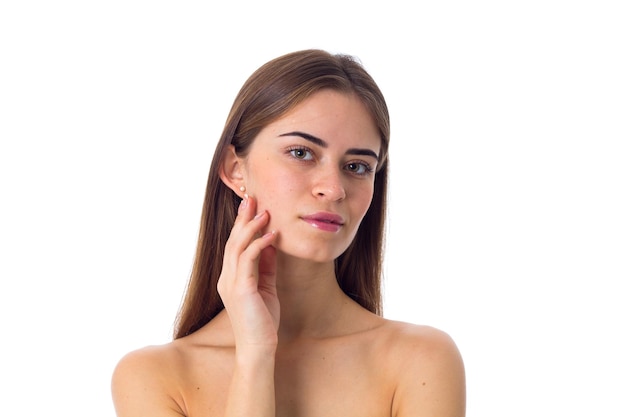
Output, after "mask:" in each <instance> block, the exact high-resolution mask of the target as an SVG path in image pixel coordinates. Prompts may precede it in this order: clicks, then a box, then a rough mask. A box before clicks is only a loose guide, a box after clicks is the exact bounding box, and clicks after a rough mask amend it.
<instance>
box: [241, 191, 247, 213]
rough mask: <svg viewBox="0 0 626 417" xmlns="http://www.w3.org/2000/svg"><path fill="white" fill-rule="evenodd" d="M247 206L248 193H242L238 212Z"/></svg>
mask: <svg viewBox="0 0 626 417" xmlns="http://www.w3.org/2000/svg"><path fill="white" fill-rule="evenodd" d="M247 206H248V194H244V195H243V198H242V199H241V203H239V212H241V211H242V210H243V209H245V208H246V207H247Z"/></svg>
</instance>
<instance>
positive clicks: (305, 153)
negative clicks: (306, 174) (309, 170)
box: [289, 147, 313, 161]
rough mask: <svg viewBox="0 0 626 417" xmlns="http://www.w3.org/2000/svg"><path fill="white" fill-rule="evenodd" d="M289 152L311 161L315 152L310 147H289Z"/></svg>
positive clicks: (296, 156) (295, 156) (297, 157)
mask: <svg viewBox="0 0 626 417" xmlns="http://www.w3.org/2000/svg"><path fill="white" fill-rule="evenodd" d="M289 153H290V154H291V156H293V157H294V158H296V159H301V160H303V161H310V160H312V159H313V153H312V152H311V150H310V149H308V148H303V147H297V148H291V149H289Z"/></svg>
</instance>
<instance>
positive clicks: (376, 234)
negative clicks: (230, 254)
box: [174, 49, 389, 339]
mask: <svg viewBox="0 0 626 417" xmlns="http://www.w3.org/2000/svg"><path fill="white" fill-rule="evenodd" d="M321 89H333V90H336V91H339V92H345V93H353V94H356V95H357V96H358V97H359V98H360V99H361V100H362V101H363V103H364V104H365V105H366V107H367V108H368V110H369V111H370V113H371V115H372V118H373V119H374V122H375V124H376V126H377V127H378V129H379V131H380V137H381V150H380V156H379V159H380V161H379V164H378V168H377V172H376V176H375V179H374V195H373V198H372V203H371V205H370V207H369V209H368V211H367V213H366V214H365V217H364V218H363V220H362V222H361V225H360V226H359V230H358V232H357V234H356V236H355V238H354V241H353V242H352V243H351V245H350V246H349V247H348V249H347V250H346V251H345V252H344V253H343V254H342V255H341V256H339V257H338V258H337V259H336V260H335V273H336V275H337V281H338V282H339V285H340V287H341V288H342V290H343V291H344V292H345V293H346V294H347V295H348V296H350V297H351V298H352V299H354V300H355V301H356V302H358V303H359V304H360V305H362V306H363V307H364V308H366V309H368V310H369V311H371V312H373V313H376V314H382V293H381V280H382V262H383V245H384V241H383V240H384V228H385V216H386V202H387V168H388V160H387V150H388V145H389V112H388V109H387V105H386V102H385V99H384V97H383V95H382V93H381V91H380V89H379V88H378V86H377V85H376V83H375V82H374V80H373V79H372V77H371V76H370V75H369V74H368V73H367V71H365V69H364V68H363V66H362V65H361V64H360V63H359V62H358V61H357V60H356V59H355V58H354V57H351V56H349V55H342V54H338V55H333V54H330V53H328V52H326V51H321V50H315V49H311V50H304V51H298V52H292V53H289V54H286V55H283V56H281V57H278V58H276V59H273V60H271V61H269V62H268V63H266V64H265V65H263V66H261V67H260V68H259V69H258V70H256V71H255V72H254V73H253V74H252V75H251V76H250V78H248V80H247V81H246V82H245V83H244V85H243V87H242V88H241V90H240V91H239V94H238V95H237V97H236V98H235V102H234V103H233V106H232V108H231V111H230V114H229V115H228V118H227V120H226V125H225V127H224V131H223V132H222V136H221V138H220V141H219V143H218V144H217V148H216V150H215V154H214V156H213V162H212V163H211V168H210V172H209V179H208V183H207V187H206V194H205V197H204V206H203V210H202V219H201V224H200V232H199V236H198V246H197V249H196V255H195V261H194V264H193V269H192V272H191V277H190V279H189V284H188V287H187V290H186V293H185V298H184V300H183V303H182V305H181V308H180V311H179V314H178V317H177V319H176V323H175V328H174V338H175V339H178V338H180V337H183V336H186V335H189V334H191V333H193V332H195V331H196V330H198V329H199V328H200V327H202V326H204V325H205V324H206V323H207V322H209V320H211V319H212V318H213V317H215V316H216V315H217V314H218V313H219V312H220V311H221V310H222V309H223V308H224V304H223V303H222V300H221V298H220V296H219V294H218V293H217V281H218V279H219V276H220V272H221V270H222V262H223V258H224V246H225V244H226V240H227V239H228V236H229V234H230V231H231V229H232V227H233V224H234V222H235V217H236V214H237V207H238V206H239V202H240V201H241V200H240V198H239V197H238V196H237V195H236V194H235V193H234V192H233V191H232V190H231V189H230V188H228V187H227V186H226V185H225V184H224V183H223V182H222V180H221V179H220V177H219V169H220V165H221V163H222V158H223V156H224V154H225V152H226V150H227V148H228V146H229V145H231V144H232V145H233V146H234V147H235V150H236V151H237V153H238V154H239V155H241V156H245V155H246V153H247V152H248V151H249V147H250V145H251V144H252V142H253V141H254V139H255V137H256V136H257V134H258V133H259V132H260V131H261V129H263V127H265V126H267V125H268V124H269V123H271V122H273V121H275V120H276V119H278V118H280V117H281V116H282V115H284V114H285V113H287V112H288V111H289V110H291V109H292V108H294V107H295V106H296V105H298V104H299V103H301V102H302V101H303V100H305V99H306V98H307V97H309V96H310V95H311V94H313V93H315V92H316V91H319V90H321Z"/></svg>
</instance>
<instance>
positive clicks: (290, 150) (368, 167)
mask: <svg viewBox="0 0 626 417" xmlns="http://www.w3.org/2000/svg"><path fill="white" fill-rule="evenodd" d="M297 151H303V152H304V153H305V155H306V154H307V153H308V154H310V155H311V157H313V151H312V150H311V149H310V148H307V147H306V146H292V147H289V148H287V153H289V155H291V156H292V157H293V158H295V159H297V160H299V161H305V162H310V159H303V158H299V157H297V156H296V155H295V152H297ZM349 165H360V166H362V167H363V170H364V172H361V173H359V172H354V171H348V172H350V173H351V174H354V175H357V176H360V177H362V176H366V175H369V174H371V173H372V172H374V168H372V166H371V165H370V164H368V163H367V162H365V161H360V160H357V161H351V162H348V163H347V164H346V166H349Z"/></svg>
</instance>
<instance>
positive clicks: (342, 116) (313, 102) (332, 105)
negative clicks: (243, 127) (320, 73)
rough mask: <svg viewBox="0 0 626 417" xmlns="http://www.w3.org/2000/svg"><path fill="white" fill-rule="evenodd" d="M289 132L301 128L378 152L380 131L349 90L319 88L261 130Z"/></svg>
mask: <svg viewBox="0 0 626 417" xmlns="http://www.w3.org/2000/svg"><path fill="white" fill-rule="evenodd" d="M290 131H304V132H306V133H309V134H312V135H314V136H317V137H320V138H321V139H323V140H325V141H327V142H329V144H332V143H333V142H338V141H339V142H343V141H348V142H350V143H351V146H354V145H356V144H358V145H359V146H360V147H363V146H366V147H370V148H372V149H374V150H375V151H378V150H379V148H380V144H381V139H380V133H379V131H378V128H377V126H376V123H375V122H374V118H373V117H372V115H371V113H370V111H369V109H368V108H367V107H366V106H365V104H363V102H362V101H361V99H360V98H359V97H358V96H357V95H355V94H352V93H343V92H338V91H334V90H321V91H318V92H316V93H314V94H313V95H311V96H310V97H308V98H307V99H305V100H304V101H303V102H302V103H300V104H298V105H297V106H296V107H294V108H293V109H291V110H290V111H288V112H287V113H285V114H284V115H283V116H282V117H280V118H279V119H277V120H275V121H274V122H272V123H270V124H269V125H268V126H266V127H265V129H263V131H262V132H261V133H262V134H263V133H266V134H269V135H272V136H278V135H280V134H283V133H286V132H290Z"/></svg>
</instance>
